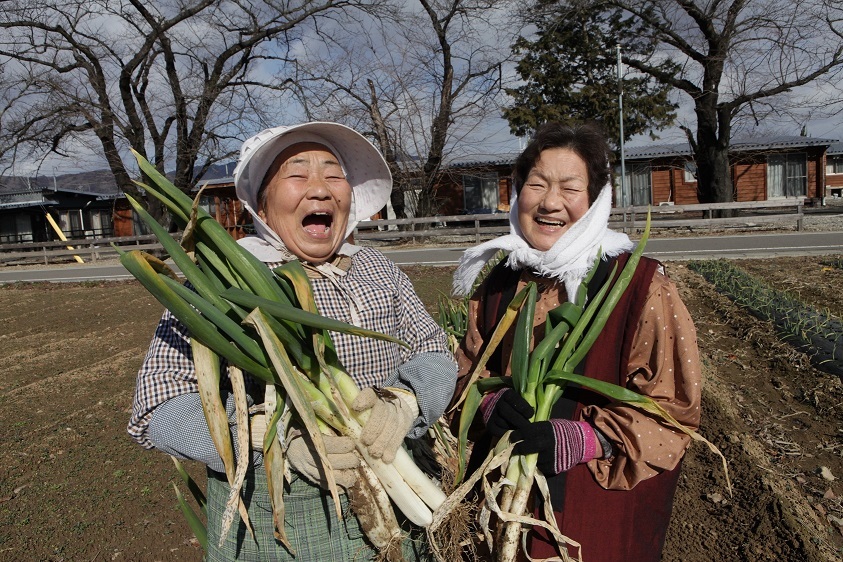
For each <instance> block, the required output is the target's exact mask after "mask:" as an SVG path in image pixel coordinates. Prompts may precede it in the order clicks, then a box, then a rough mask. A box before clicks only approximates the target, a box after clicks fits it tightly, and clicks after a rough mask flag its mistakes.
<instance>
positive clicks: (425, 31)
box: [292, 0, 518, 217]
mask: <svg viewBox="0 0 843 562" xmlns="http://www.w3.org/2000/svg"><path fill="white" fill-rule="evenodd" d="M510 9H511V4H509V3H508V2H501V1H494V0H485V1H480V0H439V1H437V0H417V1H416V2H412V3H410V2H397V3H394V4H392V5H391V6H386V5H384V6H382V8H381V11H380V12H379V13H378V20H377V21H375V20H369V19H365V18H364V19H361V20H359V21H358V25H359V32H356V33H355V32H351V33H346V34H343V35H342V36H339V35H338V34H331V33H328V32H327V31H326V32H325V33H323V35H322V39H323V45H324V46H323V49H322V51H321V52H318V53H314V56H312V57H310V58H308V59H306V60H305V59H300V60H299V65H298V66H297V75H296V76H295V77H294V78H292V79H293V80H294V81H295V82H296V83H297V85H298V87H299V90H298V93H299V96H300V99H301V102H302V104H303V105H304V106H305V107H306V110H307V112H308V114H309V115H311V116H313V117H321V118H327V117H330V118H334V119H340V120H343V121H346V122H349V124H353V125H355V126H357V127H358V128H360V129H361V130H366V131H367V132H368V134H369V135H370V136H371V137H372V139H373V142H375V144H377V145H378V146H379V148H381V150H382V152H383V153H384V155H385V156H386V159H387V161H388V163H389V165H390V169H391V170H392V172H393V176H394V178H395V184H396V187H395V189H394V191H393V194H392V205H393V209H394V210H395V212H396V215H397V216H399V217H404V216H406V215H407V214H410V213H413V214H415V215H416V216H433V215H434V214H435V213H436V212H437V210H438V206H439V205H440V203H441V200H440V197H439V194H438V193H437V182H436V180H437V178H438V177H439V172H440V170H441V169H442V166H443V162H444V160H445V157H446V155H448V156H449V157H450V158H455V157H457V156H458V155H459V150H460V148H462V149H463V150H465V149H466V148H469V149H470V143H469V142H468V139H470V138H471V136H472V134H475V133H477V131H478V128H480V127H481V126H482V125H483V123H484V121H487V120H488V117H489V116H490V115H494V116H497V115H499V109H500V105H499V102H500V97H501V96H502V85H503V84H502V72H503V71H502V68H503V65H505V64H506V63H507V61H508V60H509V57H510V53H509V44H510V42H511V40H512V38H513V37H514V36H515V34H517V32H518V30H517V29H513V27H512V25H511V21H510V20H508V19H507V18H506V14H508V13H510V12H509V10H510ZM405 200H407V201H408V202H409V203H410V205H411V206H412V207H414V208H412V209H406V210H405V208H404V207H405Z"/></svg>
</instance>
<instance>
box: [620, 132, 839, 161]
mask: <svg viewBox="0 0 843 562" xmlns="http://www.w3.org/2000/svg"><path fill="white" fill-rule="evenodd" d="M835 144H840V145H841V148H843V143H840V142H839V141H838V139H815V138H812V137H801V136H787V135H779V136H772V137H769V138H765V139H764V140H757V139H744V140H733V141H732V143H731V146H730V150H731V151H733V152H745V151H761V150H775V149H782V148H803V147H810V146H829V147H831V146H833V145H835ZM829 152H831V151H830V150H829ZM691 155H692V151H691V147H690V145H689V144H688V143H676V144H661V145H650V146H642V147H634V148H626V149H624V159H626V160H643V159H652V158H666V157H671V156H691Z"/></svg>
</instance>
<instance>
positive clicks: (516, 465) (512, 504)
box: [431, 216, 728, 562]
mask: <svg viewBox="0 0 843 562" xmlns="http://www.w3.org/2000/svg"><path fill="white" fill-rule="evenodd" d="M649 231H650V218H649V216H648V217H647V225H646V228H645V230H644V233H643V236H642V238H641V240H640V242H639V243H638V246H637V247H636V249H635V251H634V252H633V253H632V255H631V256H630V257H629V259H628V261H627V263H626V265H625V266H624V268H623V270H622V271H621V272H620V273H619V274H618V272H617V264H615V267H614V268H613V270H612V272H611V273H610V275H609V277H608V279H607V280H606V282H605V283H604V284H603V285H602V287H601V288H600V290H599V291H598V292H597V293H596V295H595V296H594V297H593V298H592V299H591V301H590V302H588V303H586V294H587V287H588V284H589V282H590V281H591V279H592V277H593V275H594V273H595V272H596V269H597V264H596V263H595V266H594V267H593V268H592V270H591V271H590V272H589V274H588V275H587V276H586V278H585V279H584V280H583V281H582V283H581V284H580V287H579V290H578V292H577V295H576V297H575V299H574V301H573V302H565V303H563V304H562V305H561V306H560V307H559V308H557V309H556V310H554V311H552V312H551V313H550V314H548V318H547V321H546V330H545V336H544V339H543V340H542V341H541V342H539V343H538V344H537V345H536V346H535V347H534V348H532V335H533V325H534V316H535V308H536V293H537V291H536V286H535V284H534V283H528V284H527V285H526V286H525V287H524V289H522V290H521V291H520V292H519V293H518V294H517V295H515V297H514V298H513V300H512V301H511V302H510V304H509V306H508V308H507V310H506V312H505V313H504V315H503V317H502V319H501V320H500V322H499V323H498V326H497V327H496V329H495V331H494V332H493V333H492V336H491V338H490V340H489V342H488V343H487V345H486V349H485V350H484V352H483V354H482V355H481V357H480V360H479V361H478V364H477V365H476V367H475V369H474V371H473V373H472V375H471V378H470V382H469V384H468V385H467V387H466V389H465V391H464V392H463V394H462V395H461V396H460V398H459V400H458V402H457V406H455V408H456V407H460V406H461V407H462V413H461V416H460V425H459V428H460V431H459V447H458V455H459V473H458V476H457V480H458V481H461V480H462V479H463V478H464V476H465V466H466V455H467V453H466V450H467V441H468V430H469V426H470V425H471V423H472V420H473V419H474V416H475V414H476V412H477V410H478V408H479V406H480V402H481V401H482V398H483V395H484V394H485V393H487V392H492V391H495V390H498V389H500V388H502V387H503V386H512V387H513V388H515V389H516V390H517V391H518V392H519V393H520V394H521V396H522V397H524V399H525V400H526V401H527V402H528V403H529V404H530V405H531V406H533V408H534V411H535V414H534V417H533V419H532V421H545V420H548V419H549V418H550V413H551V410H552V408H553V405H554V404H555V403H556V401H557V400H558V399H559V398H560V397H561V396H562V393H563V391H564V389H565V385H566V384H567V383H568V382H573V383H576V384H578V385H580V386H582V387H584V388H588V389H590V390H594V391H596V392H599V393H600V394H603V395H604V396H607V397H608V398H610V399H612V400H615V401H619V402H624V403H626V404H630V405H632V406H635V407H638V408H640V409H642V410H644V411H646V412H648V413H650V414H651V415H653V416H655V417H658V418H660V419H662V420H664V421H665V422H666V423H668V424H669V425H671V426H673V427H676V428H677V429H679V430H680V431H682V432H684V433H686V434H687V435H689V436H691V438H692V439H695V440H699V441H702V442H704V443H706V444H707V445H708V446H709V448H711V449H712V450H713V451H714V452H715V453H717V454H718V455H720V458H721V459H722V460H723V466H724V470H725V468H726V464H725V459H724V458H723V455H722V454H720V452H719V451H718V450H717V448H716V447H715V446H714V445H713V444H711V443H709V442H708V441H707V440H705V439H704V438H703V437H702V436H700V435H699V434H697V433H696V432H695V431H693V430H692V429H690V428H687V427H685V426H683V425H682V424H680V423H679V422H678V421H676V420H675V419H674V418H673V417H672V416H671V415H670V414H669V413H668V412H666V411H665V410H664V409H663V408H662V407H661V406H660V405H659V404H658V403H657V402H655V401H654V400H652V399H650V398H649V397H647V396H643V395H641V394H638V393H636V392H633V391H631V390H629V389H627V388H624V387H622V386H618V385H614V384H611V383H606V382H603V381H599V380H595V379H592V378H588V377H585V376H581V375H576V374H574V372H573V371H574V368H575V367H576V366H577V365H578V364H579V363H580V362H581V361H582V360H583V359H584V358H585V356H586V354H587V353H588V351H589V349H590V348H591V346H592V344H593V343H594V342H595V341H596V339H597V337H598V336H599V334H600V332H601V330H602V329H603V327H604V326H605V325H606V322H607V320H608V318H609V315H610V314H611V312H612V310H613V309H614V307H615V305H616V304H617V303H618V301H619V300H620V298H621V296H622V294H623V292H624V291H625V290H626V288H627V286H628V285H629V283H630V281H631V280H632V277H633V274H634V272H635V269H636V267H637V265H638V262H639V260H640V258H641V255H642V254H643V252H644V247H645V245H646V242H647V238H648V237H649ZM598 261H599V260H598ZM516 319H517V322H516ZM513 322H516V325H515V333H514V339H513V349H512V356H511V360H510V361H511V371H512V376H511V377H489V378H483V379H481V378H480V374H481V373H482V371H483V370H484V369H485V366H486V362H487V361H488V360H489V358H490V357H491V355H492V353H493V352H494V350H495V348H496V347H497V346H498V344H499V343H500V341H501V340H502V339H503V337H504V334H505V333H506V332H507V331H508V330H509V329H510V328H511V326H512V324H513ZM531 348H532V349H533V351H532V352H530V349H531ZM508 436H509V434H507V435H506V436H504V438H501V440H500V441H499V442H498V445H497V447H496V448H495V449H494V450H492V451H491V452H490V453H489V455H488V457H487V458H486V460H485V461H484V463H483V464H482V465H481V467H480V468H479V469H478V470H477V471H476V472H475V473H474V475H472V477H471V478H470V479H469V480H468V481H466V482H464V483H463V484H462V485H461V486H460V487H459V488H458V489H457V491H455V492H454V493H453V494H451V496H450V497H449V498H448V501H447V504H446V506H445V507H444V508H443V511H445V510H447V509H448V508H449V507H450V506H451V505H452V504H453V503H455V502H456V501H458V500H460V499H461V498H463V497H465V495H467V493H468V492H469V491H470V490H471V489H472V488H473V487H474V485H475V484H476V482H477V481H478V480H479V479H481V478H482V479H483V482H482V485H483V493H484V502H483V507H482V509H481V510H480V512H479V521H478V523H479V526H480V527H481V529H482V531H483V533H484V534H485V540H486V541H487V544H488V545H492V546H491V548H493V551H494V553H495V556H496V559H497V560H501V561H507V562H508V561H512V560H515V559H516V555H517V551H518V545H519V544H520V543H521V540H520V539H521V538H522V537H521V535H522V533H525V532H526V531H527V530H528V529H529V528H530V526H532V525H538V526H541V527H544V528H546V529H547V530H548V531H549V532H550V533H551V534H552V536H553V537H554V538H555V540H556V542H557V547H558V549H559V551H560V556H561V558H562V559H563V560H571V559H572V558H571V556H570V555H569V553H568V545H570V546H572V547H573V548H574V549H575V550H576V549H577V548H578V545H577V543H576V542H574V540H572V539H576V537H571V538H568V537H565V536H564V535H562V533H561V532H560V531H559V528H558V526H557V525H556V520H555V517H554V516H553V509H552V506H551V502H550V497H549V493H548V488H547V483H546V481H545V478H544V476H543V475H542V474H541V473H540V471H538V470H537V469H536V462H537V460H538V455H536V454H531V455H524V456H521V455H513V454H512V449H513V444H511V443H510V442H509V440H508ZM504 467H505V468H504ZM499 468H500V469H501V471H502V475H501V478H500V479H499V481H497V482H494V483H492V482H489V481H488V478H489V477H494V476H493V475H494V474H495V473H496V472H495V471H497V470H498V469H499ZM727 482H728V474H727ZM534 484H536V485H537V487H538V489H539V491H540V493H541V495H542V497H543V500H544V502H543V503H544V513H543V517H544V520H539V519H536V518H533V517H531V516H530V514H529V512H528V506H527V502H528V499H529V496H530V493H531V491H532V490H533V485H534ZM492 513H494V514H495V515H496V516H497V519H498V525H497V529H496V535H497V536H495V537H493V536H492V533H491V529H490V528H489V522H490V521H491V514H492ZM438 515H439V514H437V518H436V520H435V521H434V523H433V525H432V526H431V530H435V529H436V528H437V526H438V525H439V522H440V520H441V518H439V517H438ZM578 558H579V556H578Z"/></svg>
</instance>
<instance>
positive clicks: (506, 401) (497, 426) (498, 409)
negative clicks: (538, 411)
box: [480, 388, 534, 437]
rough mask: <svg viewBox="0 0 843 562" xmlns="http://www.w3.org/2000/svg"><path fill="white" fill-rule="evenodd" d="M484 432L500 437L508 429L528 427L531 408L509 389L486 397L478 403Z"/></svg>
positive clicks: (531, 413)
mask: <svg viewBox="0 0 843 562" xmlns="http://www.w3.org/2000/svg"><path fill="white" fill-rule="evenodd" d="M480 411H481V412H482V414H483V423H485V424H486V430H487V431H488V432H489V433H491V434H492V435H494V436H495V437H500V436H501V435H503V434H504V433H506V432H507V431H509V430H510V429H518V428H520V427H524V426H527V425H530V418H531V417H533V413H534V410H533V407H532V406H530V404H528V403H527V401H526V400H524V399H523V398H522V397H521V395H520V394H518V392H516V391H515V390H513V389H511V388H504V389H501V390H499V391H497V392H495V393H493V394H489V395H487V396H486V397H485V398H483V402H481V403H480Z"/></svg>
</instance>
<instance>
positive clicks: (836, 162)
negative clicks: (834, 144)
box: [825, 154, 843, 174]
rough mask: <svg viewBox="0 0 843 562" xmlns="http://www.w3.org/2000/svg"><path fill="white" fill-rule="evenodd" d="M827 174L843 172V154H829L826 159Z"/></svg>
mask: <svg viewBox="0 0 843 562" xmlns="http://www.w3.org/2000/svg"><path fill="white" fill-rule="evenodd" d="M825 173H826V174H843V154H835V155H834V156H827V157H826V159H825Z"/></svg>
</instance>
